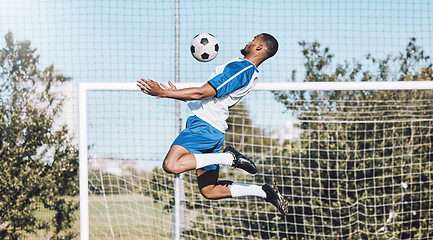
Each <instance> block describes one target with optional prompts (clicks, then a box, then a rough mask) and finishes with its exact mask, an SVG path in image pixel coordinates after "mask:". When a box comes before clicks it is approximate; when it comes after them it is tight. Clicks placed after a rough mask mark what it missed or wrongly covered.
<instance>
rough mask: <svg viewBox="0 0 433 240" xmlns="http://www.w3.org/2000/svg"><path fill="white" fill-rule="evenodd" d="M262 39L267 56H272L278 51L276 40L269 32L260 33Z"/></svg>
mask: <svg viewBox="0 0 433 240" xmlns="http://www.w3.org/2000/svg"><path fill="white" fill-rule="evenodd" d="M261 36H262V41H263V43H264V44H265V46H266V47H265V48H266V52H267V54H268V58H270V57H273V56H274V55H275V54H276V53H277V51H278V41H277V39H275V38H274V37H273V36H272V35H271V34H268V33H262V34H261Z"/></svg>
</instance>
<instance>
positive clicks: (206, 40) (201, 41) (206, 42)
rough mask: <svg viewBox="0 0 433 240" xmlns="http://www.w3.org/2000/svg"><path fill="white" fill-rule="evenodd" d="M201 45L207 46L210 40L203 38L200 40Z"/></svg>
mask: <svg viewBox="0 0 433 240" xmlns="http://www.w3.org/2000/svg"><path fill="white" fill-rule="evenodd" d="M200 43H201V44H203V45H205V46H206V44H208V43H209V40H208V39H207V38H202V39H201V40H200Z"/></svg>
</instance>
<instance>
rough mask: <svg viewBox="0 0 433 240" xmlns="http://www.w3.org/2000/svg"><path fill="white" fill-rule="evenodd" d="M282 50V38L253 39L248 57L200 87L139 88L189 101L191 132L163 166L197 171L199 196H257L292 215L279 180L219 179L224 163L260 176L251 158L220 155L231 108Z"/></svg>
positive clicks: (148, 83) (230, 152)
mask: <svg viewBox="0 0 433 240" xmlns="http://www.w3.org/2000/svg"><path fill="white" fill-rule="evenodd" d="M277 50H278V42H277V40H276V39H275V38H274V37H273V36H272V35H270V34H267V33H262V34H259V35H257V36H256V37H254V39H253V41H251V42H249V43H248V44H247V45H246V46H245V47H244V48H243V49H242V50H241V53H242V55H243V56H244V58H236V59H233V60H231V61H229V62H227V63H226V64H224V65H222V66H218V67H216V69H215V71H214V73H213V74H212V75H211V76H210V79H209V80H208V82H207V83H205V84H204V85H203V86H201V87H192V88H184V89H179V90H178V89H177V88H176V87H175V86H174V85H173V84H172V83H171V82H170V81H169V82H168V86H166V85H164V84H162V83H161V84H160V83H157V82H155V81H153V80H150V79H143V78H142V79H140V80H138V81H137V86H138V87H139V88H140V89H141V91H142V92H143V93H145V94H148V95H151V96H155V97H157V98H172V99H177V100H182V101H186V102H187V104H188V107H189V108H190V110H191V111H192V113H193V114H194V116H190V117H189V118H188V119H187V125H186V129H184V130H183V131H182V132H181V133H180V134H179V136H178V137H177V138H176V139H175V140H174V142H173V144H172V145H171V148H170V150H169V152H168V153H167V156H166V157H165V159H164V162H163V169H164V170H165V171H166V172H168V173H174V174H178V173H182V172H185V171H189V170H194V169H196V172H197V181H198V186H199V188H200V193H201V194H202V195H203V196H204V197H205V198H207V199H221V198H229V197H241V196H258V197H262V198H263V199H264V200H265V201H267V202H270V203H272V204H273V205H274V206H275V207H277V208H278V210H279V211H280V212H281V214H283V215H286V214H287V213H288V205H287V202H286V201H285V199H284V197H283V196H282V195H281V194H280V193H279V191H278V187H277V186H276V184H275V183H274V182H270V183H266V184H264V185H263V186H257V185H250V184H242V183H235V182H232V181H221V180H218V174H219V164H225V165H229V166H232V167H235V168H240V169H243V170H245V171H247V172H249V173H251V174H255V173H256V172H257V168H256V165H255V164H254V162H253V161H251V159H249V158H248V157H246V156H244V155H242V154H241V153H239V152H238V151H236V149H234V148H233V147H231V146H228V147H226V148H225V149H224V151H223V152H222V153H219V151H220V149H221V147H222V144H223V141H224V136H225V130H226V129H227V123H226V119H227V118H228V115H229V108H230V107H231V106H233V105H235V104H236V103H237V102H238V101H239V100H240V99H241V98H242V97H244V96H245V95H246V94H248V93H249V92H250V91H251V89H252V88H253V87H254V86H255V85H256V83H257V81H258V72H259V70H258V69H257V67H258V66H259V65H260V64H261V63H262V62H264V61H265V60H266V59H268V58H270V57H272V56H274V55H275V53H276V52H277Z"/></svg>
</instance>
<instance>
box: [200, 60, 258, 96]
mask: <svg viewBox="0 0 433 240" xmlns="http://www.w3.org/2000/svg"><path fill="white" fill-rule="evenodd" d="M254 69H255V68H254V67H253V65H251V64H244V63H242V62H241V63H230V64H228V65H227V66H226V67H225V68H224V71H223V72H222V73H220V74H218V75H216V76H215V77H213V78H212V79H210V80H209V81H208V83H209V84H210V85H211V86H212V87H213V88H215V90H216V92H217V95H216V97H222V96H224V95H227V94H229V93H232V92H234V91H236V90H238V89H240V88H243V87H245V86H246V85H248V83H249V82H250V81H251V77H252V76H253V74H254Z"/></svg>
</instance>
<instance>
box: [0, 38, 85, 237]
mask: <svg viewBox="0 0 433 240" xmlns="http://www.w3.org/2000/svg"><path fill="white" fill-rule="evenodd" d="M5 39H6V46H5V47H4V48H2V49H1V54H0V93H1V96H0V140H1V141H0V224H4V226H6V227H5V228H3V229H1V230H0V238H2V239H18V238H19V237H20V236H21V235H22V234H23V233H25V232H26V233H35V232H36V231H37V230H46V231H52V232H53V234H52V239H71V238H73V237H74V236H76V233H74V232H72V231H71V230H70V229H71V226H72V223H73V221H74V219H75V218H74V212H75V211H76V210H77V208H78V205H77V204H76V203H74V202H72V201H69V200H67V199H68V198H66V197H65V196H73V195H76V194H77V193H78V186H77V183H76V181H75V180H76V177H77V174H78V151H77V148H76V146H74V145H73V144H72V143H71V137H70V135H69V134H68V129H67V127H66V126H61V127H55V119H56V117H57V116H58V115H59V113H60V111H61V107H62V99H60V98H59V96H58V95H57V94H56V92H54V91H52V90H51V86H52V85H54V84H56V83H61V82H64V81H66V80H68V78H67V77H65V76H63V75H61V74H56V73H55V71H54V67H53V66H49V67H47V68H46V69H45V70H44V71H41V70H39V66H38V63H39V55H36V54H35V52H36V49H32V48H31V47H30V42H29V41H23V42H17V43H14V41H13V35H12V33H11V32H9V33H7V34H6V36H5ZM41 204H42V205H41ZM41 206H43V207H44V208H46V209H50V210H53V211H54V212H55V214H54V217H53V219H51V220H44V219H39V218H37V217H36V216H35V213H36V212H37V211H38V209H39V208H40V207H41Z"/></svg>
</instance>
